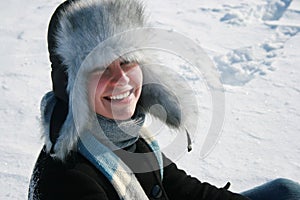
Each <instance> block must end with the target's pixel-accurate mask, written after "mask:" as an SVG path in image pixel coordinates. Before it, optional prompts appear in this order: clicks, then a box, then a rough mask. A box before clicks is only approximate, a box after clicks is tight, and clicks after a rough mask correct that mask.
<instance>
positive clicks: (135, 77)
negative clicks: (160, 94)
mask: <svg viewBox="0 0 300 200" xmlns="http://www.w3.org/2000/svg"><path fill="white" fill-rule="evenodd" d="M127 76H128V77H129V78H130V80H131V82H132V84H134V86H135V87H142V84H143V73H142V70H141V68H140V67H136V68H134V69H132V70H130V72H128V73H127Z"/></svg>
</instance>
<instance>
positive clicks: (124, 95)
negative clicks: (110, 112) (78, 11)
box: [109, 91, 130, 100]
mask: <svg viewBox="0 0 300 200" xmlns="http://www.w3.org/2000/svg"><path fill="white" fill-rule="evenodd" d="M129 95H130V91H128V92H125V93H123V94H119V95H116V96H111V97H109V98H110V99H112V100H121V99H125V98H126V97H128V96H129Z"/></svg>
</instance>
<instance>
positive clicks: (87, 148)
mask: <svg viewBox="0 0 300 200" xmlns="http://www.w3.org/2000/svg"><path fill="white" fill-rule="evenodd" d="M146 26H147V24H146V20H145V17H144V9H143V5H142V4H141V3H140V2H138V1H137V0H122V1H120V0H68V1H65V2H64V3H63V4H61V5H60V6H59V7H58V8H57V10H56V11H55V13H54V14H53V16H52V18H51V21H50V25H49V30H48V48H49V53H50V60H51V63H52V73H51V75H52V82H53V91H50V92H48V93H47V94H46V95H45V96H44V98H43V99H42V102H41V113H42V126H43V129H44V138H45V145H44V147H43V149H42V150H41V153H40V155H39V157H38V159H37V162H36V165H35V167H34V170H33V174H32V178H31V181H30V188H29V199H34V200H46V199H49V200H53V199H55V200H65V199H72V200H79V199H84V200H119V199H122V200H147V199H160V200H168V199H170V200H182V199H190V200H207V199H209V200H246V199H248V198H247V197H244V196H243V195H240V194H235V193H232V192H230V191H228V187H229V185H228V184H227V185H226V186H225V187H224V188H217V187H215V186H212V185H210V184H208V183H202V182H200V181H199V180H198V179H196V178H193V177H191V176H189V175H187V174H186V173H185V172H184V171H183V170H180V169H178V168H177V166H176V164H175V163H173V162H172V161H171V160H170V159H169V158H167V157H166V156H165V155H164V154H163V153H162V151H161V150H160V148H159V145H158V142H157V141H156V140H155V138H154V136H153V134H152V133H150V131H148V130H146V127H145V126H144V122H145V118H146V114H149V115H152V116H154V117H157V118H159V119H160V120H161V121H162V122H163V123H165V124H166V125H167V126H168V128H175V129H177V130H179V132H180V131H182V130H184V133H188V131H187V129H186V124H185V123H186V121H184V120H183V117H185V116H182V115H183V114H182V113H183V109H184V104H181V102H180V101H179V100H178V99H179V98H180V96H188V94H187V93H185V95H178V94H180V91H179V89H177V88H176V91H177V93H178V94H177V95H178V96H179V98H177V96H176V94H174V92H173V91H172V90H171V89H170V88H168V87H166V86H165V85H164V84H162V83H161V82H151V81H150V82H146V84H145V80H153V79H151V78H153V77H157V76H158V75H159V77H162V78H164V79H169V78H170V77H169V76H170V75H169V73H167V69H159V71H155V70H154V69H153V68H155V67H153V65H149V63H147V61H146V60H147V59H146V58H147V57H148V55H146V54H144V53H145V52H143V51H139V48H137V51H135V52H134V51H131V53H130V56H129V55H127V54H126V53H128V52H125V53H123V54H122V53H119V54H118V52H120V51H118V50H120V48H122V47H123V45H124V43H126V44H127V46H128V47H140V46H139V45H140V43H139V42H141V41H142V42H144V41H145V40H148V39H149V38H150V37H153V36H155V34H149V35H148V34H147V33H145V34H142V36H140V37H139V38H138V37H136V35H134V34H133V32H129V31H128V30H133V29H134V30H136V29H139V30H140V29H141V28H143V27H146ZM161 33H163V32H161ZM131 34H132V35H131ZM124 35H125V36H126V37H125V36H124ZM115 36H118V37H116V38H117V40H113V41H114V42H112V43H109V45H108V46H109V47H110V49H112V51H107V49H106V48H104V47H103V46H102V45H103V44H106V45H107V41H109V39H110V38H114V37H115ZM164 36H165V35H164ZM163 38H164V37H163ZM104 46H105V45H104ZM125 46H126V45H125ZM127 46H126V47H127ZM99 47H100V50H101V51H102V53H103V52H106V54H105V53H103V54H102V53H98V51H97V50H99V49H98V48H99ZM102 47H103V48H102ZM105 47H107V46H105ZM101 51H100V52H101ZM94 53H95V54H94ZM112 54H114V55H112ZM116 54H117V55H116ZM124 54H126V58H125V55H124ZM153 59H155V58H153ZM155 60H156V59H155ZM203 60H206V59H205V58H203ZM147 64H148V65H147ZM99 66H101V67H99ZM150 66H151V67H150ZM156 70H157V68H156ZM176 77H177V76H176ZM170 80H174V79H170ZM161 81H163V80H161ZM175 82H176V80H175V81H174V82H172V84H173V85H175V84H174V83H175ZM177 86H179V84H177V85H176V87H177ZM190 101H193V99H191V100H190ZM187 106H190V107H191V105H190V104H189V105H187ZM187 135H188V134H187ZM175 148H178V147H177V146H175ZM276 183H277V185H276V184H275V185H274V184H271V186H272V187H271V186H270V185H267V186H263V187H262V189H261V188H260V189H253V190H250V191H248V192H246V193H245V195H248V196H249V197H251V198H252V197H253V199H256V200H258V199H260V198H259V197H260V196H261V194H262V193H261V192H264V195H265V196H268V193H267V192H268V189H270V188H272V189H273V190H275V191H276V190H278V188H280V190H281V189H282V188H284V189H286V188H287V187H285V186H287V185H292V187H289V189H290V191H289V192H291V193H292V194H293V198H296V199H299V196H300V195H299V192H298V193H296V192H295V191H297V190H298V191H299V186H298V185H297V184H296V183H293V182H287V181H279V182H278V181H277V182H276ZM286 183H289V184H286ZM279 186H280V187H279ZM282 193H284V191H283V192H282ZM282 193H281V194H282ZM278 197H279V195H278ZM285 197H286V196H283V197H282V198H281V200H283V199H285V200H286V199H287V198H285ZM293 198H290V199H293ZM273 200H274V199H273Z"/></svg>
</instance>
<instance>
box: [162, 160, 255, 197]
mask: <svg viewBox="0 0 300 200" xmlns="http://www.w3.org/2000/svg"><path fill="white" fill-rule="evenodd" d="M164 162H168V164H169V165H168V166H166V167H165V168H164V177H163V186H164V189H165V191H166V193H167V195H168V196H169V198H170V199H172V200H180V199H189V200H249V199H248V198H246V197H243V196H241V195H239V194H234V193H232V192H230V191H228V190H226V189H224V188H217V187H215V186H212V185H210V184H208V183H201V182H200V181H199V180H198V179H196V178H194V177H191V176H189V175H187V174H186V173H185V172H184V171H183V170H180V169H178V168H177V166H176V165H175V164H174V163H173V162H171V161H170V160H169V159H167V158H166V157H164Z"/></svg>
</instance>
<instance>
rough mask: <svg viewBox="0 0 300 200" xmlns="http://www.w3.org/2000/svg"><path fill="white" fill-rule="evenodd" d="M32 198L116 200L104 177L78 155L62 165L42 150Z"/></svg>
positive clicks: (32, 186) (30, 194) (32, 182)
mask: <svg viewBox="0 0 300 200" xmlns="http://www.w3.org/2000/svg"><path fill="white" fill-rule="evenodd" d="M30 196H32V197H33V196H35V197H38V198H31V199H100V200H106V199H115V197H117V194H116V193H115V190H114V188H113V187H112V185H111V184H110V182H109V181H108V180H107V179H106V177H105V176H104V175H103V174H102V173H101V172H99V171H98V170H97V169H96V168H95V167H94V166H93V165H92V164H90V162H89V161H87V160H86V159H85V158H84V157H82V156H81V155H80V154H78V153H74V152H73V153H72V154H71V155H70V156H69V157H68V158H67V159H66V161H65V162H62V161H60V160H56V159H54V158H52V157H51V156H50V155H49V154H47V153H46V152H45V151H43V150H42V151H41V153H40V155H39V158H38V160H37V162H36V166H35V168H34V172H33V175H32V178H31V183H30V192H29V197H30Z"/></svg>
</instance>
